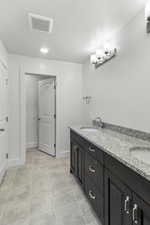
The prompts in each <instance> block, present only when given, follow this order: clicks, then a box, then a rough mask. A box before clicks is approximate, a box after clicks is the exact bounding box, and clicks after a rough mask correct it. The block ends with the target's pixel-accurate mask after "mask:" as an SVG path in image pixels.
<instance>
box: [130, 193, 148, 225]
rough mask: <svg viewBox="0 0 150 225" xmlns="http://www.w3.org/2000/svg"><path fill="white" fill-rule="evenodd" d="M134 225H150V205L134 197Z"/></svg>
mask: <svg viewBox="0 0 150 225" xmlns="http://www.w3.org/2000/svg"><path fill="white" fill-rule="evenodd" d="M132 218H133V225H150V205H148V204H147V203H145V202H144V201H143V200H142V199H140V198H139V197H137V196H136V195H133V208H132Z"/></svg>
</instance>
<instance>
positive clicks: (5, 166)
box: [0, 163, 7, 184]
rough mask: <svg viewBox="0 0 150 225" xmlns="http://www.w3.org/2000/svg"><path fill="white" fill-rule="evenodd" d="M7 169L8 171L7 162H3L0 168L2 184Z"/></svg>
mask: <svg viewBox="0 0 150 225" xmlns="http://www.w3.org/2000/svg"><path fill="white" fill-rule="evenodd" d="M6 171H7V163H5V164H3V165H2V166H1V168H0V184H1V182H2V180H3V177H4V175H5V173H6Z"/></svg>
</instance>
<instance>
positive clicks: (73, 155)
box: [70, 141, 78, 176]
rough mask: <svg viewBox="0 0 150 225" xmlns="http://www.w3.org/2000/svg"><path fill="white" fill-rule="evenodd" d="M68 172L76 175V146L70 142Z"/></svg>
mask: <svg viewBox="0 0 150 225" xmlns="http://www.w3.org/2000/svg"><path fill="white" fill-rule="evenodd" d="M70 158H71V160H70V171H71V172H72V173H73V174H74V175H76V176H77V175H78V161H77V160H78V145H77V144H76V143H75V142H74V141H71V152H70Z"/></svg>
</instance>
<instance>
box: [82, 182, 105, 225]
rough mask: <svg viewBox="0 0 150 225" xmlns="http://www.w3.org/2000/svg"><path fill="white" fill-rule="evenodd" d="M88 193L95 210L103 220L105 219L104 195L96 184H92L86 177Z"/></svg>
mask: <svg viewBox="0 0 150 225" xmlns="http://www.w3.org/2000/svg"><path fill="white" fill-rule="evenodd" d="M85 191H86V195H87V197H88V199H89V201H90V202H91V204H92V206H93V208H94V210H95V211H96V213H97V215H98V216H99V217H100V219H101V221H103V216H104V213H103V211H104V210H103V195H102V194H100V192H99V191H98V190H97V188H96V187H95V185H93V184H91V182H89V180H88V179H86V185H85Z"/></svg>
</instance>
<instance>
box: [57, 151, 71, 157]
mask: <svg viewBox="0 0 150 225" xmlns="http://www.w3.org/2000/svg"><path fill="white" fill-rule="evenodd" d="M69 156H70V151H69V150H66V151H63V152H58V154H56V158H58V159H59V158H65V157H69Z"/></svg>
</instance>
